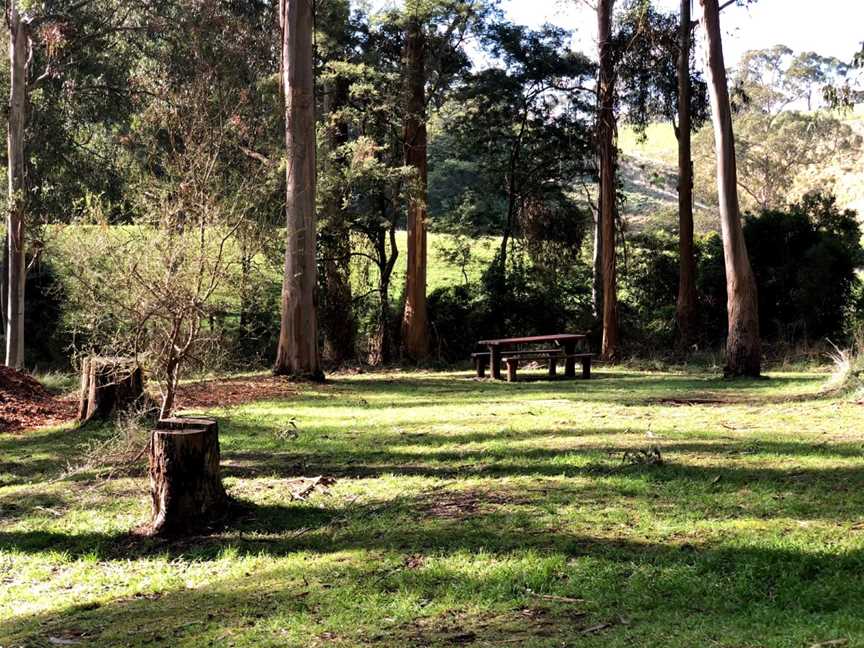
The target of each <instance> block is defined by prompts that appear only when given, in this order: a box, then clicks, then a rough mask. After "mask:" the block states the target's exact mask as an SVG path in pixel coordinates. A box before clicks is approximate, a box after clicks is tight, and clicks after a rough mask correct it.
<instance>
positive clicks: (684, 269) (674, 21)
mask: <svg viewBox="0 0 864 648" xmlns="http://www.w3.org/2000/svg"><path fill="white" fill-rule="evenodd" d="M691 2H692V0H681V12H680V14H678V15H676V14H674V13H665V12H662V11H658V10H657V8H656V7H655V6H654V3H652V2H651V0H633V1H632V2H631V3H630V4H629V5H628V6H627V7H626V10H625V11H624V12H623V15H622V16H621V18H620V25H619V27H618V32H617V42H618V45H619V47H620V48H621V54H620V56H621V61H620V63H619V64H618V69H619V73H618V76H619V79H620V81H619V91H618V95H619V101H620V103H621V112H622V115H623V118H624V119H625V120H626V121H627V122H629V123H630V124H631V125H632V126H633V127H634V128H635V129H636V131H637V134H638V135H639V136H644V132H645V128H646V127H647V126H648V124H650V123H651V122H652V121H656V120H657V119H663V120H669V121H671V122H672V125H673V128H674V130H675V136H676V138H677V140H678V251H679V273H678V274H679V280H678V299H677V308H676V321H677V325H678V340H679V343H680V344H681V346H682V347H683V348H686V347H687V346H689V344H690V342H692V340H693V337H694V334H695V319H696V304H697V296H696V257H695V249H694V243H693V161H692V153H691V150H692V149H691V136H692V133H693V132H694V131H696V130H697V129H698V128H699V127H701V126H702V124H703V123H705V121H706V120H707V119H708V98H707V87H706V85H705V82H704V80H703V79H702V76H701V74H700V73H699V72H698V71H696V70H694V69H693V66H692V65H691V61H692V56H693V52H694V46H693V39H692V30H693V24H692V23H691V19H690V15H691V12H690V5H691Z"/></svg>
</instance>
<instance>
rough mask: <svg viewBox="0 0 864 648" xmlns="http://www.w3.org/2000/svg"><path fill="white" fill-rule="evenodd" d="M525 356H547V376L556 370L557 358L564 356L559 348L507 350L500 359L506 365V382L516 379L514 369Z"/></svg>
mask: <svg viewBox="0 0 864 648" xmlns="http://www.w3.org/2000/svg"><path fill="white" fill-rule="evenodd" d="M526 358H547V359H548V360H549V376H554V375H555V374H556V373H557V372H558V360H559V359H561V358H566V356H565V355H564V351H563V350H562V349H560V348H556V349H535V350H531V351H508V352H507V353H505V354H504V357H503V358H502V359H501V361H502V362H503V363H504V364H505V365H507V382H513V381H514V380H516V369H517V367H518V366H519V361H520V360H524V359H526Z"/></svg>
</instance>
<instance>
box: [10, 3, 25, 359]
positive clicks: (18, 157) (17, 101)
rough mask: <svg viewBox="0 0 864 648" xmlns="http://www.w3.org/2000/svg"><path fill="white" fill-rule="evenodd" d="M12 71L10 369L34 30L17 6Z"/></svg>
mask: <svg viewBox="0 0 864 648" xmlns="http://www.w3.org/2000/svg"><path fill="white" fill-rule="evenodd" d="M6 20H7V22H8V24H9V69H10V75H11V83H10V92H9V107H8V110H9V114H8V123H7V126H8V136H7V145H8V156H9V163H8V164H9V198H8V213H7V218H6V237H7V244H8V261H7V272H8V279H7V290H8V293H7V295H6V365H7V366H9V367H13V368H14V369H20V368H21V366H22V365H23V364H24V284H25V280H26V273H27V268H26V265H25V259H24V254H25V249H24V224H25V220H26V215H27V200H26V190H27V188H26V184H25V172H26V169H25V162H24V128H25V124H26V120H27V62H28V58H29V54H30V29H29V26H28V25H27V23H26V22H25V21H24V20H23V18H22V17H21V15H20V14H19V13H18V6H17V2H10V3H8V6H7V11H6Z"/></svg>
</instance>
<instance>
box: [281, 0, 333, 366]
mask: <svg viewBox="0 0 864 648" xmlns="http://www.w3.org/2000/svg"><path fill="white" fill-rule="evenodd" d="M312 4H313V3H312V0H281V2H280V7H279V8H280V14H279V17H280V21H281V24H282V86H283V91H284V94H285V149H286V156H287V164H286V174H285V175H286V178H285V179H286V186H285V189H286V191H285V194H286V195H285V212H286V216H287V228H286V245H285V277H284V279H283V284H282V326H281V330H280V332H279V350H278V352H277V356H276V365H275V367H274V372H275V373H277V374H282V375H290V376H296V377H302V378H311V379H313V380H323V379H324V374H323V372H322V371H321V358H320V352H319V349H318V320H317V313H316V309H317V304H316V267H315V245H316V240H315V239H316V236H315V234H316V222H315V96H314V80H313V76H314V70H313V65H312V32H313V12H312Z"/></svg>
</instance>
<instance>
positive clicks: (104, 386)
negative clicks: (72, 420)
mask: <svg viewBox="0 0 864 648" xmlns="http://www.w3.org/2000/svg"><path fill="white" fill-rule="evenodd" d="M143 404H144V376H143V372H142V371H141V367H140V366H139V365H138V363H137V362H136V361H135V360H134V358H103V357H92V358H86V359H85V360H84V362H83V363H82V365H81V396H80V401H79V404H78V422H79V423H87V422H88V421H91V420H94V419H96V420H100V421H107V420H108V419H110V418H112V417H113V416H114V415H115V414H118V413H120V412H124V411H131V410H134V409H135V408H137V407H140V406H142V405H143Z"/></svg>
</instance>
